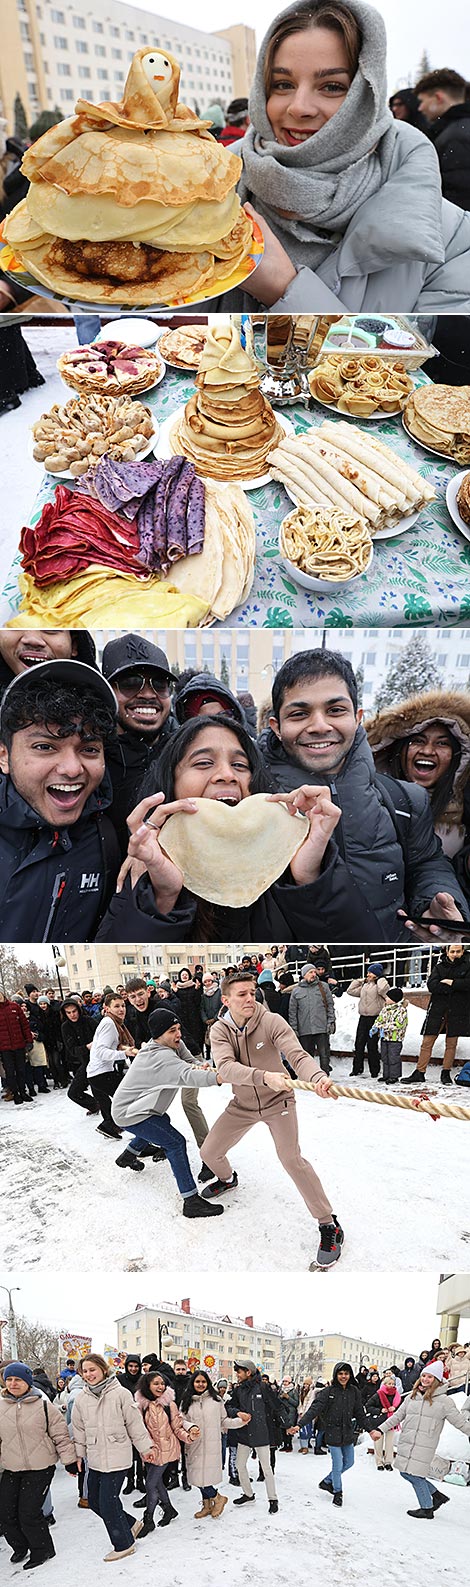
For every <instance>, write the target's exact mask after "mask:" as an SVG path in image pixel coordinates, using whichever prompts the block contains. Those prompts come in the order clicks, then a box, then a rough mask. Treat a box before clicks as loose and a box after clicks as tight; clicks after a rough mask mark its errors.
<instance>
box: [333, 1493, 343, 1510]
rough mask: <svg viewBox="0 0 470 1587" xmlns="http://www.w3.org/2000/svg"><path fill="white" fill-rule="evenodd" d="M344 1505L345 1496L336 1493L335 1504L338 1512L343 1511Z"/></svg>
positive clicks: (334, 1495) (334, 1496)
mask: <svg viewBox="0 0 470 1587" xmlns="http://www.w3.org/2000/svg"><path fill="white" fill-rule="evenodd" d="M342 1503H343V1495H342V1493H334V1494H333V1504H335V1505H336V1508H337V1510H340V1509H341V1505H342Z"/></svg>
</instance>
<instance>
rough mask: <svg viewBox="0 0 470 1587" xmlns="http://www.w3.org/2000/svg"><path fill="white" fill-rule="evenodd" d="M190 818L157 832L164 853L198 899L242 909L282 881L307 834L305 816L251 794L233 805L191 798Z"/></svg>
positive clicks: (177, 818)
mask: <svg viewBox="0 0 470 1587" xmlns="http://www.w3.org/2000/svg"><path fill="white" fill-rule="evenodd" d="M194 803H195V804H196V805H197V811H196V813H195V815H189V814H186V813H185V812H184V811H182V810H181V811H177V813H176V815H173V816H169V817H168V821H165V825H164V827H163V828H162V831H161V833H160V844H161V847H162V849H163V850H164V852H165V854H167V855H168V858H169V859H170V860H173V861H174V864H175V865H178V866H179V869H180V870H181V871H182V872H183V876H184V884H185V887H188V888H189V890H190V892H191V893H194V894H195V896H196V897H197V898H206V899H207V900H208V902H209V903H211V904H225V905H226V906H227V907H228V908H230V909H244V908H245V909H246V908H248V907H249V905H250V904H254V902H255V900H256V899H257V898H261V895H262V894H263V893H265V892H266V891H267V889H268V888H269V887H271V886H272V883H273V882H276V881H277V880H278V878H279V876H282V875H283V873H284V871H285V870H287V866H288V865H290V861H291V860H292V859H293V858H294V854H296V853H297V850H298V849H300V847H301V844H302V843H304V842H305V839H306V837H307V835H308V831H309V822H308V820H307V817H306V816H303V815H298V814H297V815H296V816H295V817H293V816H291V815H290V814H289V811H288V809H287V807H286V805H283V804H276V805H275V804H269V803H268V801H267V799H266V795H265V794H252V795H251V796H250V798H248V799H242V800H241V802H240V804H238V805H236V806H231V805H226V804H223V803H218V802H217V800H215V799H195V801H194Z"/></svg>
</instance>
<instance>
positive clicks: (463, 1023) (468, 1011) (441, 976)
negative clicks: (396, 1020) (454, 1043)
mask: <svg viewBox="0 0 470 1587" xmlns="http://www.w3.org/2000/svg"><path fill="white" fill-rule="evenodd" d="M449 980H450V981H451V982H452V986H444V984H443V983H444V981H449ZM428 989H429V991H430V993H431V1002H430V1004H429V1008H428V1010H427V1014H426V1018H425V1021H424V1025H423V1033H424V1034H425V1035H426V1036H437V1035H438V1034H439V1031H440V1030H445V1031H446V1033H447V1035H448V1036H470V951H469V949H468V948H466V950H465V953H463V954H462V957H461V959H454V960H452V959H448V958H447V955H446V954H445V953H443V955H442V958H441V959H439V962H438V964H436V965H435V967H434V969H433V970H431V974H430V976H429V979H428Z"/></svg>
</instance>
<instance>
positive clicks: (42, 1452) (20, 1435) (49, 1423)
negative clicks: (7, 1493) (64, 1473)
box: [0, 1389, 75, 1471]
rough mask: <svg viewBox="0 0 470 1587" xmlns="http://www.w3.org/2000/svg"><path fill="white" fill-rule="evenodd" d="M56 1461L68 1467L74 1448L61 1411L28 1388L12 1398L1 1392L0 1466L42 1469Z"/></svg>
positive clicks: (18, 1468)
mask: <svg viewBox="0 0 470 1587" xmlns="http://www.w3.org/2000/svg"><path fill="white" fill-rule="evenodd" d="M58 1460H61V1461H62V1462H63V1465H64V1466H71V1465H72V1464H73V1462H74V1460H75V1448H74V1444H73V1443H72V1439H71V1437H70V1435H69V1433H68V1431H67V1427H66V1424H65V1421H64V1418H63V1416H62V1415H61V1412H60V1410H58V1409H57V1407H56V1406H55V1405H51V1403H50V1401H49V1400H46V1399H43V1397H42V1394H39V1393H38V1391H37V1389H36V1390H35V1389H30V1390H29V1391H28V1393H27V1394H23V1395H22V1396H21V1399H19V1400H16V1399H14V1397H13V1395H12V1394H8V1391H7V1390H6V1389H4V1390H3V1391H2V1393H1V1395H0V1465H1V1466H2V1467H3V1468H4V1470H5V1471H45V1470H46V1467H47V1466H56V1465H57V1462H58Z"/></svg>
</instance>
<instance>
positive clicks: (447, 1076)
mask: <svg viewBox="0 0 470 1587" xmlns="http://www.w3.org/2000/svg"><path fill="white" fill-rule="evenodd" d="M453 1084H454V1082H453V1079H452V1075H451V1072H450V1069H441V1086H452V1085H453Z"/></svg>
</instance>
